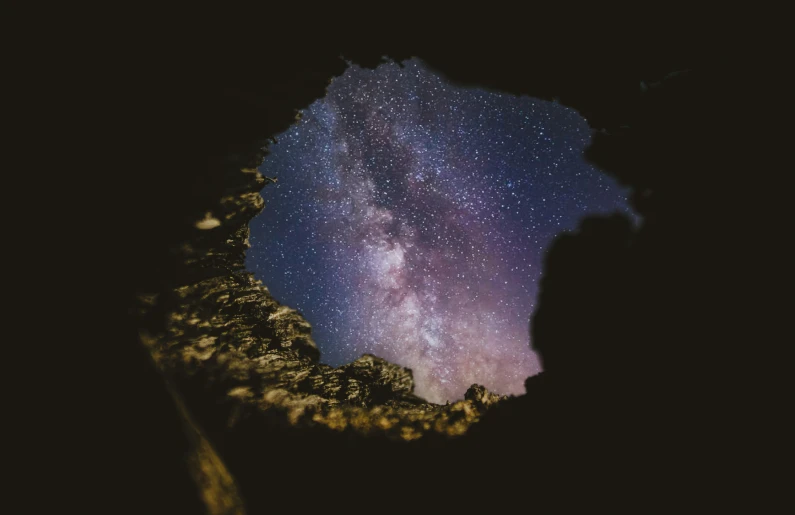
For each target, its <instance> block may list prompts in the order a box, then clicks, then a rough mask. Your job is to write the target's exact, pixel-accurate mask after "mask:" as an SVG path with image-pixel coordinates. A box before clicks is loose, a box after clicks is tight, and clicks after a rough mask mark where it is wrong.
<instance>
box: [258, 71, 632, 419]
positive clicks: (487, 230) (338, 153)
mask: <svg viewBox="0 0 795 515" xmlns="http://www.w3.org/2000/svg"><path fill="white" fill-rule="evenodd" d="M302 115H303V117H302V119H301V120H300V121H298V122H297V123H296V124H295V125H294V126H293V127H292V128H291V129H290V130H289V131H287V132H285V133H284V134H282V135H280V136H278V137H277V139H278V142H277V143H275V144H272V145H271V146H270V151H271V153H270V155H269V156H268V157H266V159H265V161H264V163H263V164H262V166H261V167H260V171H261V172H262V173H263V174H264V175H266V176H270V177H273V176H278V179H279V181H278V183H277V184H270V185H267V186H266V187H265V188H264V189H263V190H262V196H263V197H264V199H265V203H266V206H265V210H264V212H263V214H262V215H260V216H259V217H257V218H256V219H254V220H253V221H252V222H251V238H250V241H251V244H252V249H251V250H250V251H249V253H248V263H247V264H248V267H249V269H250V270H253V271H254V273H255V275H256V276H257V278H259V279H261V280H262V281H263V282H264V283H265V284H266V285H267V286H268V288H269V289H270V291H271V293H272V294H273V295H274V297H275V298H276V299H277V300H279V301H280V302H282V303H283V304H286V305H288V306H291V307H294V308H296V309H298V310H299V311H301V312H302V313H303V314H304V316H305V317H306V318H307V320H309V322H310V323H311V324H312V327H313V334H314V339H315V341H316V342H317V344H318V347H319V348H320V351H321V360H322V361H323V362H324V363H328V364H330V365H333V366H338V365H341V364H344V363H347V362H350V361H352V360H354V359H356V358H357V357H359V356H361V355H362V354H364V353H371V354H375V355H377V356H380V357H383V358H385V359H387V360H389V361H392V362H394V363H398V364H400V365H403V366H406V367H408V368H411V369H412V370H413V373H414V379H415V383H416V389H415V393H417V394H418V395H420V396H422V397H425V398H426V399H428V400H430V401H433V402H438V403H444V402H445V401H447V400H450V401H454V400H457V399H461V398H463V395H464V392H465V391H466V389H467V388H468V387H469V386H470V385H471V384H473V383H478V384H482V385H485V386H486V387H487V388H489V389H490V390H493V391H496V392H498V393H503V394H522V393H524V380H525V378H527V377H528V376H530V375H533V374H536V373H538V372H539V371H540V365H539V362H538V358H537V356H536V355H535V353H534V352H533V351H532V349H531V345H530V341H529V340H530V336H529V318H530V314H531V313H532V311H533V309H534V306H535V301H536V296H537V285H538V283H539V280H540V276H541V272H542V265H543V259H544V253H545V250H546V249H547V248H548V247H549V245H550V243H551V241H552V240H553V238H554V237H555V236H556V235H557V234H559V233H561V232H562V231H567V230H573V229H575V228H576V226H577V223H578V221H579V220H580V219H581V218H583V217H584V216H586V215H589V214H597V213H611V212H615V211H622V212H626V213H630V212H631V210H630V208H629V207H628V204H627V200H626V198H627V191H626V190H624V189H623V188H621V187H620V186H618V185H617V184H616V183H615V182H614V181H613V180H612V179H610V178H609V177H608V176H606V175H604V174H602V173H601V172H599V171H598V170H597V169H596V168H594V167H593V166H591V165H589V164H588V163H586V162H585V161H584V159H583V157H582V152H583V150H584V148H585V147H586V146H587V145H588V142H589V140H590V137H591V131H590V129H589V127H588V124H587V122H586V121H585V120H584V119H583V118H582V117H581V116H580V115H579V114H578V113H577V112H576V111H574V110H572V109H569V108H566V107H563V106H561V105H559V104H556V103H553V102H546V101H541V100H538V99H533V98H528V97H517V96H513V95H505V94H497V93H493V92H487V91H483V90H478V89H464V88H459V87H456V86H453V85H450V84H448V83H446V81H445V80H444V79H442V78H441V77H439V76H437V75H435V74H434V73H433V72H432V71H430V70H428V69H427V68H426V67H425V66H424V65H423V64H422V62H421V61H418V60H416V59H413V60H409V61H406V62H405V63H404V67H400V66H399V65H398V64H396V63H389V64H384V65H381V66H379V67H378V68H376V69H375V70H366V69H361V68H359V67H357V66H351V67H350V68H349V69H348V70H347V72H346V73H345V74H344V75H342V76H341V77H339V78H337V79H335V80H334V81H333V82H332V84H331V85H330V86H329V88H328V94H327V96H326V97H325V98H324V99H321V100H318V101H317V102H315V103H314V104H312V105H311V106H310V107H309V108H308V109H306V110H305V111H304V112H303V113H302Z"/></svg>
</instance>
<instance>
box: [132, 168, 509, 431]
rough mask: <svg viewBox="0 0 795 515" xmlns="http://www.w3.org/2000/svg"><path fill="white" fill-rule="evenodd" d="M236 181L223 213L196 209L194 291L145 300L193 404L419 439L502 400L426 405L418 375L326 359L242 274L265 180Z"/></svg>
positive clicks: (378, 362)
mask: <svg viewBox="0 0 795 515" xmlns="http://www.w3.org/2000/svg"><path fill="white" fill-rule="evenodd" d="M232 177H233V179H234V180H232V181H231V183H232V186H231V187H230V188H229V189H227V190H226V191H225V192H224V194H223V195H221V196H220V202H219V205H218V207H217V208H216V209H213V210H211V211H208V212H207V213H205V214H204V216H203V217H202V216H201V214H200V213H197V216H196V217H195V218H196V223H195V225H196V229H197V233H196V236H197V237H196V239H195V240H192V241H190V242H185V243H184V244H183V245H181V246H179V247H178V249H179V254H178V255H179V256H181V257H182V259H183V260H184V261H183V269H184V270H186V273H185V275H184V277H185V278H186V281H185V282H186V284H182V285H179V286H175V287H172V288H169V289H167V290H165V291H161V292H157V293H152V294H142V295H140V296H139V304H138V316H140V317H141V320H142V324H141V326H142V327H149V328H156V329H154V330H152V331H151V332H147V333H146V335H145V338H144V340H145V343H146V345H147V347H148V348H149V349H150V351H151V352H152V355H153V356H154V358H155V361H156V362H157V363H158V365H159V367H160V369H161V370H162V371H163V372H164V373H165V374H166V376H167V377H169V378H170V379H171V380H173V381H174V382H175V384H177V385H180V386H183V387H184V388H183V389H184V391H185V392H190V393H188V394H187V395H188V396H189V398H188V402H189V403H191V404H201V405H212V406H217V407H218V412H217V413H216V414H215V415H212V416H213V417H215V416H218V417H225V418H226V423H227V424H228V425H230V426H234V425H235V424H236V423H238V422H239V421H240V420H245V419H247V418H248V417H249V416H250V415H251V412H252V411H262V412H268V413H269V414H270V416H273V417H276V418H278V419H279V422H278V423H286V424H289V425H295V426H308V427H311V426H323V427H326V428H328V429H331V430H337V431H341V430H345V429H349V428H350V429H352V430H353V431H355V432H359V433H362V434H366V435H374V434H382V435H384V436H386V437H388V438H396V439H402V440H415V439H418V438H421V437H422V436H423V435H424V434H425V433H428V432H435V433H440V434H444V435H461V434H463V433H465V432H466V430H467V428H468V427H469V426H470V425H471V424H472V423H474V422H476V421H477V420H478V419H479V417H480V416H481V415H482V414H483V413H484V412H485V411H486V410H487V409H488V408H489V407H490V406H492V405H494V404H495V403H497V402H499V400H500V397H499V396H497V395H495V394H492V393H489V392H488V391H487V390H486V389H485V388H483V387H482V386H478V385H473V387H472V388H470V390H469V391H468V392H467V393H466V396H465V400H463V401H459V402H456V403H453V404H449V405H445V406H440V405H435V404H431V403H428V402H425V401H424V400H423V399H420V398H419V397H417V396H415V395H413V393H412V392H413V390H414V383H413V379H412V375H411V371H410V370H408V369H405V368H402V367H400V366H398V365H394V364H392V363H389V362H387V361H385V360H383V359H380V358H378V357H376V356H371V355H364V356H362V357H360V358H359V359H357V360H355V361H354V362H353V363H350V364H347V365H343V366H341V367H338V368H332V367H330V366H327V365H324V364H321V363H319V362H318V360H319V357H320V356H319V352H318V349H317V346H316V345H315V342H314V341H313V340H312V335H311V327H310V325H309V323H308V322H307V321H306V320H305V319H304V318H303V316H302V315H301V314H300V313H298V312H297V311H296V310H294V309H291V308H289V307H287V306H283V305H281V304H280V303H279V302H278V301H277V300H276V299H274V298H273V297H272V296H271V294H270V293H269V292H268V289H267V287H266V286H264V285H263V284H262V283H261V282H260V281H258V280H256V279H254V277H253V275H252V274H251V273H248V272H245V271H243V270H241V268H242V263H243V257H244V252H245V249H246V248H247V247H248V241H247V237H248V226H247V224H248V221H249V220H250V219H251V218H252V217H253V216H255V215H256V214H257V213H259V212H260V211H261V210H262V209H263V207H264V202H263V200H262V197H261V196H260V195H259V193H258V190H259V189H261V188H262V187H263V185H264V181H263V178H262V176H261V175H260V174H259V173H258V172H257V171H256V170H251V169H243V170H240V171H239V174H238V175H237V176H232ZM190 278H195V279H194V280H190Z"/></svg>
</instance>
